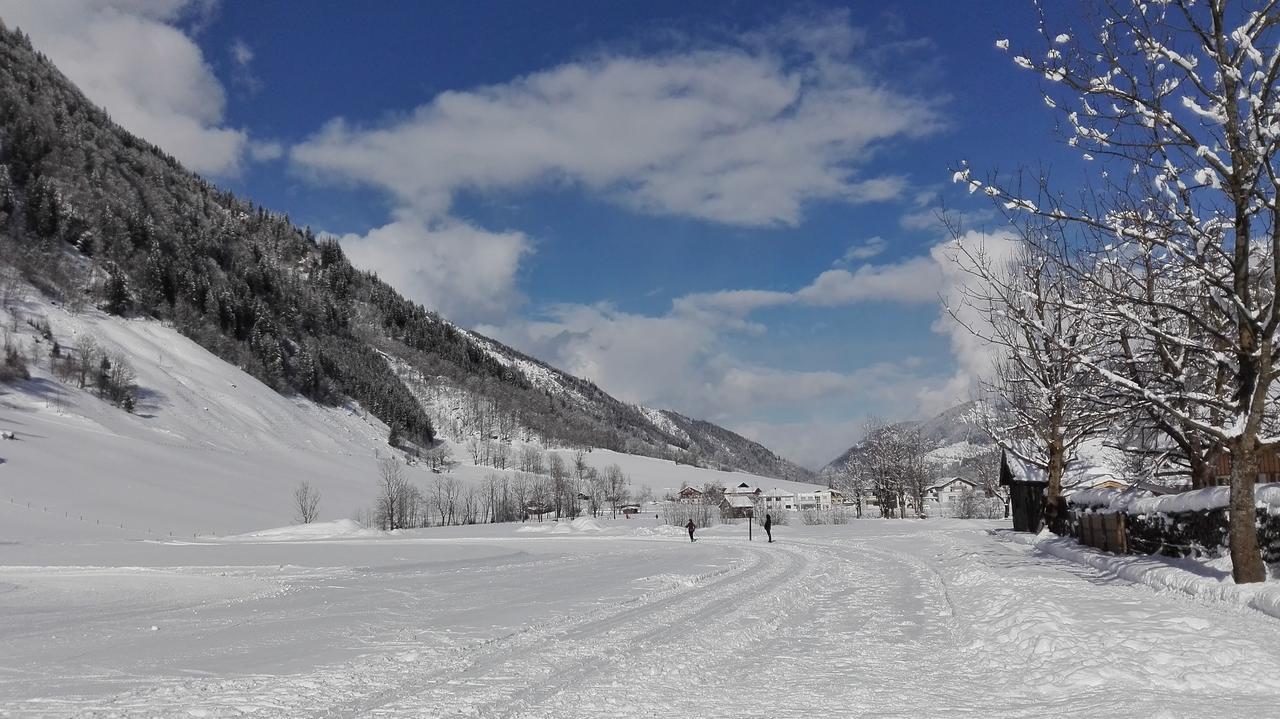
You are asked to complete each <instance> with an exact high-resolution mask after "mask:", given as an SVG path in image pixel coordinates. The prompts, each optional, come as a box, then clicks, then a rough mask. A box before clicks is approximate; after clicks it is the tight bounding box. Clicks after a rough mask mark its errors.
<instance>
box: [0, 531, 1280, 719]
mask: <svg viewBox="0 0 1280 719" xmlns="http://www.w3.org/2000/svg"><path fill="white" fill-rule="evenodd" d="M992 526H995V523H982V522H964V521H953V520H929V521H926V522H915V521H894V520H864V521H857V522H853V523H851V524H849V525H845V526H823V527H800V526H786V527H779V528H778V531H777V533H776V534H777V536H778V538H779V541H778V542H775V543H774V544H766V543H764V542H762V541H760V537H759V536H758V535H757V537H756V541H754V542H748V541H747V537H746V536H745V532H746V527H745V526H744V525H738V526H732V525H727V526H721V527H717V528H714V529H712V530H708V531H706V532H704V533H702V535H701V537H700V540H699V541H698V542H697V543H696V544H690V543H689V542H688V540H687V539H686V538H684V537H683V536H681V533H680V531H679V530H677V529H675V528H672V527H659V526H656V523H655V522H654V520H653V519H652V518H651V517H650V518H648V519H633V520H613V521H603V522H595V521H590V520H588V521H582V520H579V521H578V522H577V523H576V524H572V525H566V526H562V527H556V528H554V529H553V528H551V527H550V525H549V524H548V523H543V524H542V525H538V524H536V523H535V524H529V525H523V526H520V525H487V526H471V527H455V528H448V529H428V530H416V531H413V532H408V533H398V534H394V535H384V534H380V533H371V532H368V531H366V530H360V529H359V528H358V527H356V526H354V525H352V524H351V523H349V522H335V523H327V524H324V525H320V526H313V527H309V528H305V529H300V530H288V529H286V530H278V531H272V532H262V533H258V534H257V536H241V537H234V538H223V539H218V540H202V541H198V542H191V541H184V542H176V541H175V542H168V541H162V542H158V541H144V542H138V541H124V540H119V539H102V540H91V539H83V540H80V541H66V542H62V543H44V542H19V543H12V544H5V545H2V546H0V565H2V566H0V657H2V659H0V715H4V716H22V717H28V716H30V717H67V716H72V717H175V716H206V717H240V716H253V717H304V716H305V717H313V716H326V717H376V716H395V717H437V716H478V717H504V716H506V717H593V718H594V717H602V716H607V717H652V716H675V717H800V716H806V717H818V716H821V717H826V716H878V717H879V716H889V717H959V716H965V717H1046V716H1050V717H1093V716H1110V717H1228V716H1232V717H1234V716H1272V715H1274V713H1275V707H1276V706H1277V702H1280V675H1277V672H1276V671H1275V667H1276V659H1277V654H1276V647H1277V646H1280V624H1278V623H1276V621H1275V620H1273V619H1271V618H1269V617H1265V616H1263V615H1262V614H1260V613H1257V612H1254V611H1252V610H1248V609H1243V608H1240V607H1236V606H1231V605H1224V604H1219V603H1211V602H1204V601H1197V600H1195V599H1192V598H1189V597H1187V596H1185V595H1182V594H1178V593H1159V592H1155V591H1152V590H1151V589H1150V588H1148V587H1146V586H1143V585H1135V584H1130V583H1128V582H1125V581H1123V580H1118V579H1116V578H1114V577H1109V576H1106V575H1103V574H1101V573H1099V572H1098V571H1097V570H1094V569H1091V568H1088V567H1085V566H1082V565H1079V564H1075V563H1069V562H1064V561H1062V560H1059V559H1056V558H1053V557H1051V556H1048V555H1045V554H1043V553H1041V552H1040V551H1038V550H1037V549H1035V548H1034V547H1030V546H1025V545H1021V544H1015V543H1009V542H1001V541H997V539H996V538H994V537H993V536H991V535H990V534H989V533H988V531H987V529H988V528H989V527H992Z"/></svg>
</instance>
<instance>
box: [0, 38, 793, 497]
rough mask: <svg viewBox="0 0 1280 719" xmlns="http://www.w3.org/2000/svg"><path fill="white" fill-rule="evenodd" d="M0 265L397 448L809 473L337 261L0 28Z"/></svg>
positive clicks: (116, 396)
mask: <svg viewBox="0 0 1280 719" xmlns="http://www.w3.org/2000/svg"><path fill="white" fill-rule="evenodd" d="M0 261H2V262H4V263H8V264H9V265H11V266H12V267H13V268H14V269H15V270H16V271H17V272H18V273H19V275H20V277H21V278H22V279H23V280H25V281H26V282H29V283H31V284H32V285H34V286H35V287H37V288H38V289H39V290H40V291H41V292H42V293H43V294H44V295H45V296H47V297H50V298H52V299H53V300H54V301H56V302H58V303H60V304H61V306H63V307H66V308H69V309H71V310H73V311H76V310H80V309H83V308H86V307H90V306H95V307H100V308H102V309H104V310H106V311H108V312H109V313H111V314H114V315H119V316H125V317H130V316H132V317H139V316H145V317H153V318H156V319H160V320H162V321H164V322H166V323H168V324H169V325H171V326H172V327H173V328H174V329H176V330H177V331H178V332H180V333H181V334H182V335H184V336H185V337H188V338H190V339H191V340H193V341H195V342H196V343H198V344H199V345H200V346H202V347H204V348H206V349H208V350H209V351H210V352H212V353H213V354H215V355H216V356H218V357H220V358H221V359H222V360H224V361H226V362H228V363H230V364H232V365H234V366H235V367H238V368H239V369H241V370H243V371H244V372H246V373H248V374H249V375H250V376H252V377H254V378H256V379H258V380H260V381H261V382H263V383H264V384H265V385H267V386H268V387H270V388H272V389H274V390H276V391H277V392H279V393H281V394H283V395H286V396H291V397H301V398H306V399H308V400H311V401H314V402H316V403H319V404H321V405H326V406H339V405H343V404H344V403H346V402H347V401H352V402H355V403H358V405H359V406H361V407H363V408H364V409H365V410H367V411H368V412H369V413H370V414H372V415H373V416H374V417H376V418H377V419H378V420H380V421H381V422H382V423H385V425H386V426H387V427H388V428H389V433H390V435H391V437H390V438H389V439H391V440H393V442H394V443H396V444H399V445H402V446H404V447H405V448H406V449H410V450H412V449H415V448H425V447H427V446H430V445H431V444H432V443H433V442H435V441H436V439H437V437H438V436H441V435H443V436H446V437H450V438H452V439H455V440H462V439H465V438H466V437H483V438H485V439H486V440H487V439H490V438H497V439H501V440H508V439H513V438H517V437H519V438H524V439H532V440H538V441H540V442H543V443H545V444H548V445H554V446H569V447H599V448H604V449H611V450H616V451H621V452H628V453H632V454H641V455H648V456H653V457H664V458H673V459H677V460H680V461H685V462H694V461H702V462H705V463H711V464H713V465H714V466H717V467H723V468H732V469H743V470H749V471H752V472H756V473H761V474H766V475H769V476H774V477H805V476H808V474H809V473H808V472H807V471H806V470H803V469H802V468H800V467H797V466H795V465H793V464H791V463H789V462H787V461H785V460H783V459H781V458H779V457H777V456H776V455H773V454H772V453H771V452H769V451H768V450H766V449H765V448H763V447H761V446H760V445H758V444H755V443H753V442H750V441H748V440H746V439H745V438H743V437H740V436H738V435H736V434H733V433H732V432H729V431H728V430H725V429H723V428H720V427H716V426H715V425H712V424H710V423H706V422H699V421H695V420H689V419H687V418H683V417H680V416H679V415H674V414H673V413H666V412H657V413H655V412H653V411H652V410H647V409H644V408H640V407H636V406H633V405H630V404H627V403H624V402H620V401H618V400H617V399H615V398H613V397H611V396H609V395H608V394H607V393H605V392H604V391H603V390H601V389H600V388H599V387H597V386H595V385H594V384H593V383H592V382H590V381H587V380H584V379H581V378H577V377H573V376H570V375H568V374H566V373H564V372H561V371H559V370H556V369H555V368H553V367H550V366H548V365H546V364H544V363H542V362H539V361H537V360H535V359H533V358H531V357H527V356H525V355H523V354H522V353H520V352H518V351H516V350H514V349H512V348H509V347H506V346H504V345H502V344H501V343H499V342H496V341H494V340H492V339H489V338H486V337H483V336H481V335H479V334H476V333H473V332H470V331H467V330H464V329H461V328H459V327H457V326H455V325H453V324H452V323H450V322H448V321H447V320H446V319H445V318H442V317H440V316H439V315H437V314H436V313H434V312H432V311H430V310H428V309H427V308H424V307H422V306H421V305H418V304H416V303H414V302H412V301H410V300H407V299H406V298H404V297H403V296H401V295H400V294H399V293H398V292H397V291H396V290H395V289H394V288H392V287H390V286H389V285H387V284H386V283H384V282H382V281H381V280H380V279H378V277H377V276H376V275H374V274H371V273H367V272H363V271H360V270H357V269H356V268H354V267H352V265H351V264H350V263H349V262H348V260H347V258H346V257H345V256H344V254H343V252H342V249H341V247H339V245H338V243H337V242H336V241H334V240H332V239H324V238H318V237H316V236H315V234H314V233H313V232H312V231H311V230H310V229H309V228H302V227H297V226H296V225H294V224H293V223H292V222H291V221H290V219H289V217H288V216H287V215H284V214H279V213H273V212H270V211H268V210H267V209H265V208H262V207H259V206H256V205H254V204H253V203H252V202H250V201H247V200H245V199H242V198H239V197H236V196H235V195H233V194H232V193H229V192H226V191H224V190H220V189H218V188H217V187H215V186H213V185H211V184H210V183H208V182H206V181H205V180H203V179H202V178H200V177H198V176H196V175H194V174H192V173H190V172H188V171H187V170H185V169H184V168H183V167H182V166H181V165H180V164H179V163H178V162H177V161H176V160H175V159H174V158H172V157H171V156H168V155H167V154H165V153H164V152H163V151H162V150H160V149H159V148H157V147H155V146H153V145H151V144H149V143H147V142H145V141H143V140H141V139H139V138H137V137H135V136H133V135H131V134H129V133H128V132H126V131H124V130H123V129H122V128H120V127H119V126H117V125H116V124H115V123H114V122H112V121H111V119H110V117H109V116H108V115H107V113H106V112H105V111H103V110H102V109H100V108H98V107H95V106H94V105H93V104H92V103H90V102H89V101H88V100H87V99H86V98H85V97H84V96H83V95H82V94H81V93H80V92H79V90H77V89H76V88H75V87H74V86H73V85H72V84H71V83H70V82H69V81H68V80H67V79H66V78H65V77H64V76H63V75H62V74H61V73H60V72H59V71H58V70H57V68H55V67H54V66H53V65H52V63H50V62H49V61H48V60H47V59H46V58H45V57H43V56H42V55H41V54H40V53H38V52H37V51H36V50H35V49H34V48H33V47H32V45H31V42H30V40H29V38H27V37H25V36H24V35H22V34H21V32H19V31H16V30H10V29H7V28H3V27H0ZM0 289H2V288H0ZM2 300H3V297H0V301H2ZM82 377H83V375H82ZM112 387H113V388H114V385H112ZM145 389H146V388H145V387H140V388H139V390H138V391H139V392H144V391H145ZM104 394H105V395H107V396H110V397H111V398H112V399H113V401H116V402H117V403H118V404H120V405H121V406H122V407H126V408H127V407H130V406H133V405H134V404H135V403H136V402H137V401H138V399H139V398H138V397H135V396H134V395H135V393H134V392H132V391H130V390H128V389H127V388H126V387H125V386H124V385H121V386H120V387H119V388H114V389H112V390H111V391H110V392H104Z"/></svg>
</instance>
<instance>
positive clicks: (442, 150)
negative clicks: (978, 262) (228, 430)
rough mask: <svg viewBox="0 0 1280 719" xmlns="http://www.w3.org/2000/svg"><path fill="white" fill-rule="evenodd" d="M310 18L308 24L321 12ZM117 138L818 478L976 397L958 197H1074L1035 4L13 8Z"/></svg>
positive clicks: (419, 292) (425, 292)
mask: <svg viewBox="0 0 1280 719" xmlns="http://www.w3.org/2000/svg"><path fill="white" fill-rule="evenodd" d="M303 8H305V9H303ZM0 18H3V19H4V20H5V22H6V23H7V24H9V25H18V26H20V27H23V29H25V30H27V32H28V33H29V34H31V35H32V37H33V40H34V41H35V43H36V45H37V47H38V48H40V49H42V50H44V51H45V53H46V54H47V55H49V56H50V57H51V58H52V59H53V60H54V62H55V63H57V64H58V65H59V66H60V67H62V68H63V69H64V71H65V72H67V74H68V75H69V76H70V77H71V78H72V79H73V80H74V81H75V82H77V84H79V85H80V86H81V88H82V89H83V90H84V91H85V92H86V94H88V95H89V97H90V98H91V99H93V100H94V101H95V102H98V103H100V104H102V105H103V106H105V107H106V108H107V110H108V111H109V112H111V113H112V115H113V117H115V119H116V120H117V121H119V122H121V124H123V125H125V127H127V128H129V129H131V130H133V131H135V132H137V133H139V134H141V135H143V136H144V137H147V138H148V139H150V140H152V141H153V142H156V143H157V144H159V145H160V146H162V147H164V148H166V149H167V150H169V151H170V152H171V153H173V154H174V155H175V156H177V157H178V158H179V159H180V160H182V161H183V162H184V163H186V164H187V165H188V166H189V167H192V168H193V169H196V170H197V171H200V172H202V173H204V174H206V175H208V176H209V177H211V178H212V179H213V180H214V181H215V182H217V183H218V184H219V185H222V186H225V187H229V188H231V189H233V190H235V191H237V192H239V193H242V194H244V195H245V196H247V197H249V198H252V199H253V200H255V201H257V202H259V203H261V204H263V205H265V206H267V207H269V208H271V209H273V210H278V211H283V212H288V213H289V214H290V216H291V217H292V218H293V219H294V220H295V221H296V222H298V223H301V224H308V225H310V226H312V227H313V228H314V229H316V230H318V231H323V232H328V233H332V234H335V235H337V236H339V237H341V239H342V242H343V245H344V247H345V248H346V249H347V251H348V254H349V255H350V256H351V257H352V259H353V261H355V262H356V263H357V264H360V265H363V266H365V267H368V268H370V269H375V270H377V271H378V272H379V273H380V274H381V275H382V276H383V277H384V278H385V279H387V280H388V281H390V282H392V283H393V284H394V285H396V286H397V287H398V288H399V289H401V290H402V291H403V292H405V293H406V294H408V295H410V296H412V297H414V298H416V299H419V300H420V301H422V302H424V303H425V304H427V305H428V306H430V307H433V308H435V309H438V310H439V311H441V312H442V313H443V314H444V315H445V316H446V317H449V318H451V319H453V320H455V321H457V322H459V323H460V324H463V325H465V326H468V327H473V328H476V329H479V330H480V331H483V332H486V333H488V334H491V335H493V336H494V337H496V338H498V339H501V340H503V341H505V342H507V343H509V344H512V345H514V346H516V347H518V348H520V349H522V350H525V351H526V352H529V353H530V354H533V355H535V356H538V357H540V358H542V359H544V360H546V361H549V362H551V363H552V364H555V365H557V366H560V367H562V368H564V369H566V370H569V371H571V372H574V373H577V374H581V375H585V376H588V377H590V378H592V379H594V380H596V381H597V382H599V383H600V384H601V385H602V386H603V387H604V388H605V389H606V390H608V391H610V392H612V393H613V394H615V395H616V396H618V397H620V398H622V399H625V400H628V401H632V402H638V403H644V404H648V405H652V406H659V407H668V408H673V409H676V410H679V411H682V412H685V413H687V414H691V415H694V416H699V417H705V418H707V419H710V420H712V421H716V422H718V423H721V424H723V425H725V426H727V427H730V428H732V429H735V430H737V431H740V432H742V433H744V434H746V435H748V436H750V437H752V438H753V439H757V440H759V441H761V442H762V443H764V444H765V445H766V446H769V447H770V448H772V449H774V450H775V451H778V452H780V453H782V454H784V455H785V456H788V457H790V458H792V459H795V460H797V461H799V462H801V463H803V464H806V465H809V466H814V467H816V466H820V465H821V464H823V463H825V462H826V461H827V460H829V459H831V458H833V457H834V456H836V455H837V454H838V453H839V452H840V451H842V450H843V449H844V448H845V447H846V446H848V445H849V444H851V443H852V441H853V440H854V439H855V438H856V436H857V434H858V430H859V427H860V426H861V424H862V423H863V421H864V420H865V418H866V417H867V416H868V415H870V414H875V415H878V416H881V417H884V418H886V419H900V418H907V417H912V416H921V415H923V414H927V413H931V412H934V411H937V410H940V409H942V408H944V407H945V406H947V405H948V404H950V403H954V402H956V401H960V400H963V399H966V398H967V397H968V396H969V393H970V391H971V390H972V385H973V379H974V375H975V374H976V373H977V372H979V371H980V370H981V368H982V363H983V362H984V361H985V353H984V351H983V348H981V347H979V346H975V344H974V342H973V341H972V339H969V338H966V337H964V336H963V333H962V332H960V331H958V330H957V329H956V328H955V327H954V326H952V325H950V324H949V323H948V322H947V320H946V318H945V316H944V315H945V313H944V312H942V310H941V308H940V305H939V301H938V297H939V294H940V293H944V292H945V291H946V288H947V287H948V286H949V283H952V282H954V277H953V276H952V273H950V272H949V271H948V268H947V267H946V263H945V261H940V259H941V258H943V255H944V254H945V243H946V242H947V241H948V240H949V235H948V233H947V231H946V230H945V228H943V227H942V226H941V225H940V224H939V223H938V222H937V221H936V219H935V215H936V212H937V210H938V208H939V207H942V206H944V205H945V207H947V208H948V209H949V210H951V211H953V212H955V213H957V215H958V216H961V217H963V220H964V229H965V230H972V231H988V232H990V231H998V230H999V228H1000V225H1001V220H1000V219H999V217H998V216H996V214H995V213H994V212H993V211H992V208H991V207H990V206H989V205H988V204H986V203H985V202H982V201H978V200H977V199H975V198H973V197H971V196H969V195H968V193H967V192H966V191H965V190H964V188H963V187H960V186H956V185H953V184H951V171H952V169H953V168H954V167H956V165H957V163H959V162H960V161H961V160H968V161H969V162H970V163H971V164H972V166H973V167H974V168H975V171H980V172H986V171H995V170H999V171H1008V170H1012V169H1015V168H1017V167H1020V166H1030V167H1039V166H1050V167H1054V168H1055V171H1058V172H1072V171H1075V169H1074V166H1073V165H1072V164H1071V163H1073V162H1074V160H1071V159H1069V158H1068V157H1067V156H1066V155H1065V154H1064V153H1063V151H1062V148H1061V147H1060V144H1059V143H1058V141H1057V139H1056V136H1055V134H1054V130H1053V119H1052V117H1051V116H1050V115H1049V114H1048V110H1047V109H1046V108H1045V107H1044V106H1043V105H1042V104H1041V101H1040V93H1039V91H1038V85H1037V83H1036V82H1035V79H1034V78H1032V77H1028V76H1027V74H1026V73H1020V72H1018V71H1017V70H1016V69H1015V68H1014V67H1013V65H1012V63H1011V62H1010V60H1009V57H1008V56H1007V55H1006V54H1004V53H1002V52H1000V51H998V50H997V49H996V48H995V46H994V42H995V41H996V40H997V39H1000V38H1006V37H1007V38H1011V39H1012V41H1013V44H1014V46H1015V47H1016V46H1018V45H1019V44H1020V43H1021V42H1024V41H1025V42H1026V43H1030V42H1031V41H1032V39H1033V38H1032V36H1033V33H1034V30H1035V21H1036V19H1035V15H1034V12H1033V10H1032V8H1031V7H1030V4H1029V3H1028V2H1024V1H1022V0H1019V1H1017V2H1003V1H993V2H985V3H960V2H951V1H939V2H914V3H909V4H894V5H892V6H890V7H888V8H885V7H882V6H881V4H873V3H827V2H813V3H806V4H786V5H785V7H784V5H783V4H781V3H774V2H747V1H740V2H719V3H716V2H700V3H688V2H664V1H654V0H649V1H646V2H615V3H599V2H587V1H580V2H579V1H572V2H571V1H568V0H561V1H558V2H550V3H525V2H514V1H507V2H481V1H474V2H461V1H459V2H437V3H419V2H408V1H406V2H380V3H376V4H367V3H337V2H315V3H308V4H306V5H305V6H300V5H298V4H297V3H284V2H253V3H250V2H226V3H216V2H191V1H188V0H129V1H128V2H126V1H125V0H120V1H119V2H113V0H100V1H97V2H88V1H87V0H85V1H83V2H72V1H70V0H67V1H66V2H58V3H47V4H45V3H29V2H22V1H21V0H0Z"/></svg>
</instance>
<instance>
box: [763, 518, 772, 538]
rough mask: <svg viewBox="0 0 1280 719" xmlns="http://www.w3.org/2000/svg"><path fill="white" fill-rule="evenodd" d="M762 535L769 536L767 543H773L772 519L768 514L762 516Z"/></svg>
mask: <svg viewBox="0 0 1280 719" xmlns="http://www.w3.org/2000/svg"><path fill="white" fill-rule="evenodd" d="M764 533H765V534H767V535H769V541H770V542H772V541H773V517H771V516H769V515H768V514H765V515H764Z"/></svg>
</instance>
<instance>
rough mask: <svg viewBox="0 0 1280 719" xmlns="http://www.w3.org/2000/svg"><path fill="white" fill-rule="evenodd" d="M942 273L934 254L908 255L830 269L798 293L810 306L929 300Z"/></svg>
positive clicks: (931, 299)
mask: <svg viewBox="0 0 1280 719" xmlns="http://www.w3.org/2000/svg"><path fill="white" fill-rule="evenodd" d="M940 279H941V272H940V271H939V269H938V264H937V262H936V261H935V260H934V258H933V257H928V256H922V257H912V258H908V259H906V260H904V261H902V262H896V263H891V264H883V265H862V266H861V267H858V268H857V269H855V270H854V271H853V272H850V271H848V270H845V269H835V270H827V271H826V272H823V273H822V274H820V275H818V277H817V279H815V280H814V281H813V283H812V284H810V285H809V286H808V287H805V288H803V289H801V290H800V291H798V292H796V293H795V296H796V297H797V298H798V299H799V300H801V301H803V302H805V303H807V304H811V305H823V306H833V305H847V304H853V303H856V302H867V301H875V300H880V301H889V302H902V303H928V302H933V301H936V300H937V298H938V281H939V280H940Z"/></svg>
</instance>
